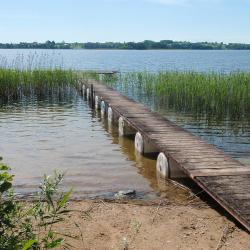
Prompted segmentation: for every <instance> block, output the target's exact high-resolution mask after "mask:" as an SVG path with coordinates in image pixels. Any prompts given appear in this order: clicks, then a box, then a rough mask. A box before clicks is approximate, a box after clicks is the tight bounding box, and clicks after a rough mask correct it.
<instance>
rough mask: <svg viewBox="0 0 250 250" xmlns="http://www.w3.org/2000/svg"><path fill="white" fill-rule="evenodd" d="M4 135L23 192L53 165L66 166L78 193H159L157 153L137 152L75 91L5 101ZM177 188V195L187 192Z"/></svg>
mask: <svg viewBox="0 0 250 250" xmlns="http://www.w3.org/2000/svg"><path fill="white" fill-rule="evenodd" d="M0 135H1V141H0V154H1V156H3V158H4V162H5V163H7V164H8V165H10V166H11V167H12V171H13V174H15V183H14V184H15V187H16V191H17V192H18V193H21V194H30V193H33V192H34V191H37V187H38V185H39V183H40V181H41V178H42V176H43V174H44V173H47V174H50V173H52V172H53V171H54V170H59V171H63V172H66V178H65V181H64V183H63V185H64V187H67V188H69V187H73V188H74V190H75V192H74V193H75V194H76V195H77V196H78V197H79V196H80V197H85V196H100V195H107V194H112V193H113V192H116V191H118V190H126V189H135V190H136V191H137V192H138V193H139V194H143V195H144V197H154V196H155V195H156V194H155V191H158V190H159V188H158V185H157V179H156V173H155V159H149V158H145V157H143V156H138V155H137V154H135V149H134V144H133V140H131V139H129V138H121V137H119V136H118V131H117V128H115V127H111V128H110V127H109V126H108V123H107V121H106V120H104V119H102V118H101V115H100V114H99V113H98V112H95V111H93V110H91V109H90V108H89V106H88V104H87V103H86V102H85V101H83V100H82V98H81V97H79V96H78V95H77V94H76V93H72V94H71V98H68V99H65V100H55V99H53V100H52V99H50V100H29V101H28V100H26V101H23V102H18V103H12V104H8V105H5V106H2V107H1V108H0ZM176 192H177V193H178V190H177V191H176ZM176 192H173V193H172V194H171V195H172V198H173V199H175V200H176V199H178V198H180V199H183V197H185V194H184V193H183V192H179V196H178V195H177V193H176ZM171 195H169V196H170V198H171Z"/></svg>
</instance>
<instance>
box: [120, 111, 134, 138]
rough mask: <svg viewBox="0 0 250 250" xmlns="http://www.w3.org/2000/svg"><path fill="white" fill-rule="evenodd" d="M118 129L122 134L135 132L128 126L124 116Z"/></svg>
mask: <svg viewBox="0 0 250 250" xmlns="http://www.w3.org/2000/svg"><path fill="white" fill-rule="evenodd" d="M118 130H119V135H120V136H124V135H134V134H135V131H134V130H133V129H132V128H130V127H129V126H128V124H127V123H126V122H125V120H124V118H123V117H122V116H120V117H119V120H118Z"/></svg>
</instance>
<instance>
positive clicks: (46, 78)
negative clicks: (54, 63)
mask: <svg viewBox="0 0 250 250" xmlns="http://www.w3.org/2000/svg"><path fill="white" fill-rule="evenodd" d="M90 76H92V74H91V73H88V72H76V71H73V70H63V69H59V68H54V69H34V70H21V69H8V68H0V102H6V101H10V100H16V99H21V98H23V97H28V96H36V97H44V96H49V95H64V94H66V92H67V91H68V90H69V89H70V88H71V89H72V87H73V88H76V87H77V85H78V83H79V81H80V79H82V78H87V77H90ZM92 77H94V74H93V76H92Z"/></svg>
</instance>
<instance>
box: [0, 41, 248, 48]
mask: <svg viewBox="0 0 250 250" xmlns="http://www.w3.org/2000/svg"><path fill="white" fill-rule="evenodd" d="M0 48H1V49H124V50H131V49H135V50H149V49H190V50H226V49H233V50H250V44H244V43H228V44H225V43H222V42H221V43H218V42H195V43H194V42H178V41H172V40H162V41H159V42H154V41H151V40H145V41H143V42H123V43H121V42H104V43H100V42H95V43H93V42H87V43H78V42H75V43H66V42H59V43H58V42H54V41H47V42H45V43H38V42H32V43H27V42H20V43H0Z"/></svg>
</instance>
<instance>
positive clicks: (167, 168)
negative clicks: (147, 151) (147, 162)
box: [156, 153, 188, 179]
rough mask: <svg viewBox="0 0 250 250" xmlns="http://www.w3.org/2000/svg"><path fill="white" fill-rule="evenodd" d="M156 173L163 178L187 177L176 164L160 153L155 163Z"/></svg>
mask: <svg viewBox="0 0 250 250" xmlns="http://www.w3.org/2000/svg"><path fill="white" fill-rule="evenodd" d="M156 170H157V173H158V174H159V175H160V176H161V177H163V178H166V179H167V178H171V179H175V178H187V177H188V176H187V175H186V174H185V173H184V172H183V171H182V170H181V169H180V167H179V166H178V164H177V163H176V162H175V161H174V160H172V159H168V158H167V157H166V155H165V154H164V153H160V154H159V155H158V157H157V162H156Z"/></svg>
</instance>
